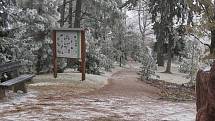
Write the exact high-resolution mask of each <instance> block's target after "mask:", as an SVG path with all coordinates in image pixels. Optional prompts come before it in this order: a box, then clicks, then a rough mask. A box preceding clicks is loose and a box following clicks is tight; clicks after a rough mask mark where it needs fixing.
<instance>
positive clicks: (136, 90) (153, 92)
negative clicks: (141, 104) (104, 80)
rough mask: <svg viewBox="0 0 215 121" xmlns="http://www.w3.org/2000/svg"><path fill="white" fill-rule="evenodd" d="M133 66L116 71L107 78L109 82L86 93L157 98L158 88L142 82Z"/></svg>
mask: <svg viewBox="0 0 215 121" xmlns="http://www.w3.org/2000/svg"><path fill="white" fill-rule="evenodd" d="M138 78H139V76H138V75H137V70H135V68H127V69H122V70H119V71H117V72H116V73H114V74H112V76H111V78H109V80H108V81H109V84H108V85H107V86H105V87H104V88H103V89H100V90H97V91H95V92H91V93H89V94H87V95H88V96H89V95H91V96H93V95H94V96H97V97H99V96H123V97H141V96H147V97H151V98H154V99H157V98H159V95H158V93H159V92H160V90H159V89H157V88H155V87H152V86H149V85H147V84H144V83H143V82H141V81H140V80H139V79H138Z"/></svg>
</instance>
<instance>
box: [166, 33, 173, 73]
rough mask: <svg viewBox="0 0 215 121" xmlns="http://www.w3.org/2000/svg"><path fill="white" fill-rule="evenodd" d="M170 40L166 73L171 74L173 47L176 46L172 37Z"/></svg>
mask: <svg viewBox="0 0 215 121" xmlns="http://www.w3.org/2000/svg"><path fill="white" fill-rule="evenodd" d="M170 36H171V37H170V38H169V44H168V53H167V54H168V61H167V66H166V71H165V72H166V73H171V63H172V47H173V44H174V40H173V38H172V35H170Z"/></svg>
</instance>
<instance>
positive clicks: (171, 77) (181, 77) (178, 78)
mask: <svg viewBox="0 0 215 121" xmlns="http://www.w3.org/2000/svg"><path fill="white" fill-rule="evenodd" d="M178 68H179V67H178V65H177V64H175V63H172V67H171V72H172V74H168V73H163V72H164V71H165V70H166V67H165V66H164V67H161V66H159V67H158V69H157V71H156V75H158V76H159V77H160V78H156V79H159V80H164V81H167V82H171V83H176V84H183V83H188V82H189V81H190V79H187V78H186V77H187V75H188V74H185V73H180V72H178Z"/></svg>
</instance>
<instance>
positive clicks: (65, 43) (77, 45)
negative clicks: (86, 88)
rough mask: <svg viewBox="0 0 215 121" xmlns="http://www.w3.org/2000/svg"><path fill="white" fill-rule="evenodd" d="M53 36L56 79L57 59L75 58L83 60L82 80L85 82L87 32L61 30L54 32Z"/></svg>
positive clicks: (81, 30)
mask: <svg viewBox="0 0 215 121" xmlns="http://www.w3.org/2000/svg"><path fill="white" fill-rule="evenodd" d="M52 34H53V35H52V36H53V38H52V39H53V67H54V69H53V71H54V78H57V58H75V59H80V60H81V68H80V71H81V73H82V79H81V80H82V81H83V80H85V56H86V43H85V30H83V29H78V28H70V29H64V28H60V29H55V30H53V33H52Z"/></svg>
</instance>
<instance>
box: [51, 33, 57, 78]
mask: <svg viewBox="0 0 215 121" xmlns="http://www.w3.org/2000/svg"><path fill="white" fill-rule="evenodd" d="M52 34H53V35H52V37H53V45H52V47H53V48H52V49H53V67H54V69H53V72H54V78H57V50H56V49H57V48H56V44H57V42H56V41H57V39H56V31H53V33H52Z"/></svg>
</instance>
